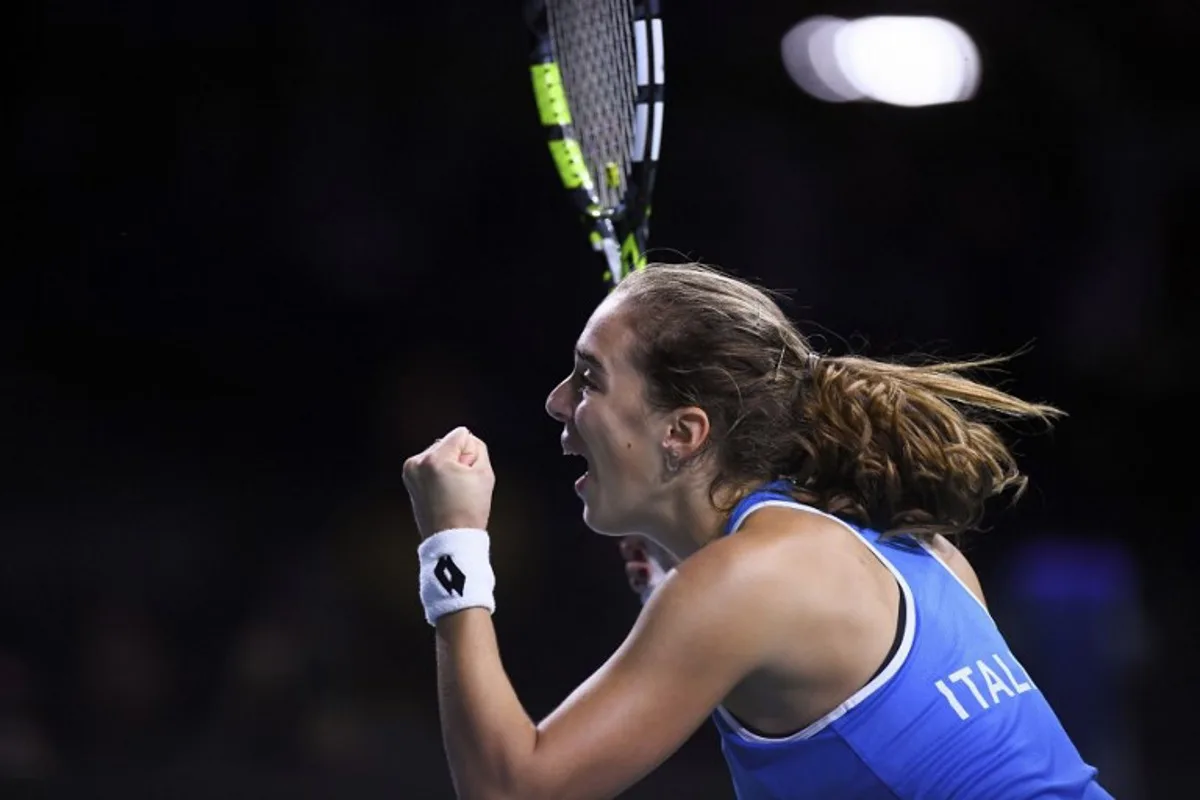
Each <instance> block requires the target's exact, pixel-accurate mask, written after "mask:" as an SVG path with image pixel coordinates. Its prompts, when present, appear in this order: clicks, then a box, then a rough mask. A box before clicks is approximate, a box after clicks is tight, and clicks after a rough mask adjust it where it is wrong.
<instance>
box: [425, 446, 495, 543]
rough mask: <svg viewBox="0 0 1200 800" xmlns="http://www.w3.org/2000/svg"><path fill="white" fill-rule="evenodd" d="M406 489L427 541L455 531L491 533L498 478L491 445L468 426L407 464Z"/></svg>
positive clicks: (427, 449) (430, 447)
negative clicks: (471, 529) (493, 494)
mask: <svg viewBox="0 0 1200 800" xmlns="http://www.w3.org/2000/svg"><path fill="white" fill-rule="evenodd" d="M404 486H405V487H406V488H407V489H408V496H409V499H410V500H412V507H413V517H414V519H415V520H416V522H417V531H418V532H419V533H420V534H421V538H422V539H428V538H429V537H430V536H433V535H434V534H435V533H440V532H441V531H444V530H448V529H450V528H482V529H484V530H486V529H487V525H488V516H489V515H490V514H491V511H492V489H493V488H495V486H496V474H495V473H494V472H492V462H491V461H490V460H488V451H487V445H485V444H484V443H483V440H482V439H480V438H478V437H477V436H474V435H473V434H472V433H471V432H470V431H469V430H467V429H466V428H461V427H460V428H455V429H454V430H452V431H450V432H449V433H447V434H446V435H445V436H444V437H443V438H441V439H438V440H437V441H435V442H434V443H433V444H432V445H430V446H429V447H428V448H426V449H425V451H424V452H423V453H419V454H417V455H415V456H413V457H412V458H410V459H408V460H407V461H405V462H404Z"/></svg>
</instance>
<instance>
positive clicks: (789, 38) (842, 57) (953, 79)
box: [781, 17, 980, 106]
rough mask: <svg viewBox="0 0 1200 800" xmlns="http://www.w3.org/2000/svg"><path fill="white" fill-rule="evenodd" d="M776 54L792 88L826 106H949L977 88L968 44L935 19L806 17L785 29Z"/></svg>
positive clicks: (974, 53)
mask: <svg viewBox="0 0 1200 800" xmlns="http://www.w3.org/2000/svg"><path fill="white" fill-rule="evenodd" d="M781 50H782V55H783V61H784V66H785V67H786V68H787V71H788V74H789V75H791V77H792V79H793V80H794V81H796V83H797V84H798V85H799V86H800V88H802V89H803V90H804V91H806V92H808V93H809V94H811V95H813V96H814V97H817V98H819V99H821V100H827V101H831V102H842V101H846V100H857V99H862V98H866V99H870V100H876V101H878V102H882V103H890V104H892V105H899V106H927V105H935V104H939V103H954V102H960V101H962V100H967V99H970V98H971V97H972V96H973V95H974V94H975V89H976V88H977V87H978V85H979V70H980V67H979V51H978V50H977V49H976V47H975V43H974V42H972V41H971V38H970V37H969V36H968V35H967V34H966V32H965V31H963V29H962V28H960V27H958V26H957V25H955V24H953V23H951V22H947V21H946V20H944V19H938V18H937V17H864V18H862V19H857V20H853V21H849V22H847V21H846V20H843V19H838V18H836V17H814V18H812V19H809V20H806V21H804V22H802V23H800V24H799V25H797V26H796V27H794V28H792V30H790V31H788V33H787V35H786V36H784V37H783V42H782V43H781Z"/></svg>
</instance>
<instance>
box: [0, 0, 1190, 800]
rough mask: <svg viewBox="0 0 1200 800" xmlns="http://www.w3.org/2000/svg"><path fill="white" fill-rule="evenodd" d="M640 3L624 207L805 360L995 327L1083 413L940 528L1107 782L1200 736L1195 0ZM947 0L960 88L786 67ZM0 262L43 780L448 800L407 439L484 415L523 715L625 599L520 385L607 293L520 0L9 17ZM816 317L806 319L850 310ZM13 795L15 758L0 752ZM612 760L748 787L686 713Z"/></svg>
mask: <svg viewBox="0 0 1200 800" xmlns="http://www.w3.org/2000/svg"><path fill="white" fill-rule="evenodd" d="M1196 9H1197V6H1196V5H1195V4H1193V3H1187V2H1183V1H1182V0H1177V1H1172V0H1150V1H1149V2H1142V3H1137V4H1131V3H1118V2H1116V1H1115V0H1108V1H1107V2H1098V3H1088V4H1080V3H1066V2H1036V3H1035V2H1032V0H1010V1H1009V2H1005V3H962V4H959V3H949V2H928V3H910V2H905V1H904V0H900V2H896V3H888V4H884V3H870V2H831V3H828V4H826V5H823V6H817V5H813V4H810V3H804V2H797V3H785V2H779V1H778V0H772V1H771V2H767V1H765V0H756V2H748V3H717V2H712V1H711V0H706V1H704V2H700V1H699V0H693V1H692V2H687V3H683V2H675V3H669V4H667V9H666V11H667V16H666V47H667V78H668V83H667V92H668V106H667V117H666V125H665V129H664V144H663V158H662V166H661V170H660V175H659V190H658V192H657V194H656V198H655V201H656V202H655V208H656V215H655V222H654V229H653V234H652V243H653V244H655V245H657V246H658V247H660V248H663V250H662V251H660V253H659V255H660V256H661V257H663V258H667V259H671V260H678V259H680V258H684V257H686V258H695V259H700V260H704V261H707V262H711V263H716V264H719V265H721V266H723V267H725V268H727V269H730V270H732V271H734V272H736V273H738V274H740V275H743V276H747V277H751V278H755V279H758V280H761V281H762V282H764V283H766V284H768V285H770V286H772V287H774V288H779V289H787V290H790V291H791V295H792V297H793V298H794V303H793V304H792V305H791V306H790V307H789V310H790V311H791V312H792V313H793V314H794V316H796V317H797V319H799V320H800V321H801V322H802V323H803V324H804V326H805V329H806V330H807V331H809V332H812V333H818V334H823V335H824V339H823V340H822V341H823V342H824V345H825V346H826V347H827V348H828V349H829V350H830V351H832V352H845V351H846V350H847V349H848V348H851V349H854V350H858V351H861V352H865V353H867V354H871V355H876V356H888V355H899V354H903V353H906V352H908V351H910V350H914V349H916V350H921V351H923V352H932V353H937V354H941V355H946V356H960V355H972V354H979V353H1005V352H1011V351H1014V350H1017V349H1018V348H1020V347H1021V346H1022V345H1025V344H1027V343H1029V342H1031V341H1032V342H1033V350H1032V352H1031V353H1030V354H1028V355H1026V356H1024V357H1022V358H1020V359H1019V360H1017V361H1016V362H1014V363H1013V364H1012V365H1011V369H1010V371H1009V375H1008V379H1007V383H1006V385H1007V386H1008V387H1009V388H1011V389H1012V390H1014V391H1016V392H1018V393H1020V394H1023V395H1026V396H1028V397H1030V398H1031V399H1045V400H1049V401H1052V402H1054V403H1056V404H1059V405H1060V406H1062V407H1064V408H1065V409H1067V410H1068V411H1069V412H1070V414H1071V416H1070V417H1069V418H1067V419H1066V420H1065V421H1064V422H1063V423H1062V424H1061V425H1060V426H1059V428H1058V430H1057V431H1056V432H1055V433H1053V434H1052V435H1048V436H1040V437H1037V438H1029V439H1026V440H1024V441H1022V442H1020V443H1019V450H1020V452H1021V453H1022V454H1023V455H1024V456H1025V464H1026V466H1027V468H1028V471H1029V473H1030V474H1031V477H1032V481H1033V484H1032V486H1033V488H1032V490H1031V492H1030V493H1029V494H1028V496H1027V497H1026V498H1025V499H1024V500H1023V501H1022V502H1021V504H1020V505H1019V506H1018V508H1017V509H1015V510H1014V511H1012V512H1010V513H1007V514H1004V515H1003V516H1000V517H998V518H997V519H995V520H994V521H993V527H992V529H991V530H990V531H988V532H987V533H985V534H980V535H978V536H976V537H974V538H972V539H970V540H968V553H969V555H971V557H972V558H973V560H974V561H975V562H976V565H977V568H978V569H979V571H980V573H981V575H982V577H983V580H984V586H985V590H986V591H988V593H989V595H990V599H991V601H992V603H993V606H994V608H995V611H996V615H997V617H998V618H999V619H1000V622H1001V625H1002V627H1003V628H1004V630H1005V632H1006V633H1007V634H1008V635H1009V638H1010V641H1011V642H1012V643H1013V647H1014V650H1015V651H1016V652H1017V654H1018V656H1019V657H1020V658H1022V660H1023V661H1024V662H1025V666H1026V667H1028V668H1029V670H1030V671H1031V673H1032V674H1033V675H1034V678H1035V680H1036V681H1037V682H1038V683H1039V685H1040V686H1041V688H1042V690H1043V691H1044V692H1045V693H1046V694H1047V695H1048V696H1049V697H1050V700H1051V702H1052V703H1053V704H1054V705H1055V707H1056V709H1057V710H1058V711H1059V713H1060V716H1061V717H1062V719H1063V721H1064V724H1066V726H1067V727H1068V729H1069V731H1070V732H1071V734H1072V736H1073V737H1074V738H1075V740H1076V742H1077V744H1078V745H1079V747H1080V749H1081V750H1082V751H1083V753H1084V755H1085V757H1087V758H1088V759H1089V760H1090V761H1091V762H1092V763H1095V764H1097V765H1098V766H1099V767H1100V769H1101V777H1102V779H1103V780H1104V782H1105V783H1106V784H1107V785H1109V787H1110V788H1111V789H1112V790H1113V791H1114V792H1115V793H1117V794H1118V796H1121V797H1179V796H1183V795H1184V794H1186V793H1187V791H1188V787H1190V786H1191V784H1192V781H1191V780H1190V776H1191V774H1192V773H1193V771H1194V765H1193V761H1194V758H1195V752H1196V744H1197V743H1198V738H1200V737H1198V736H1197V734H1196V732H1195V729H1194V724H1193V723H1192V720H1194V719H1195V718H1196V716H1197V714H1200V702H1198V701H1197V695H1196V692H1195V689H1194V688H1192V689H1189V688H1188V687H1189V686H1191V687H1194V686H1195V681H1196V677H1195V676H1196V666H1195V664H1196V662H1195V660H1194V658H1193V657H1194V655H1195V653H1196V638H1197V637H1196V632H1197V627H1198V626H1197V622H1196V614H1195V611H1196V606H1197V588H1196V581H1195V580H1194V578H1193V564H1194V562H1195V559H1196V556H1197V550H1198V548H1197V545H1196V539H1195V534H1196V524H1195V520H1196V514H1195V508H1196V505H1197V504H1196V502H1195V500H1194V496H1193V494H1192V491H1193V489H1192V487H1193V485H1194V483H1193V482H1194V479H1193V477H1192V475H1191V473H1190V469H1191V462H1190V461H1188V460H1186V456H1187V455H1188V453H1189V447H1188V443H1189V441H1194V423H1193V421H1192V419H1193V418H1192V416H1191V414H1192V411H1193V405H1192V402H1193V398H1194V397H1195V393H1194V390H1195V388H1196V387H1195V380H1194V377H1193V376H1194V374H1195V367H1196V361H1195V359H1194V356H1193V353H1194V347H1195V344H1196V333H1197V323H1196V314H1195V312H1194V308H1193V306H1194V298H1195V293H1194V290H1189V289H1187V288H1186V287H1187V286H1188V285H1192V283H1191V281H1189V280H1188V279H1187V273H1188V272H1190V268H1191V267H1192V264H1193V263H1194V261H1195V257H1196V255H1197V246H1196V242H1197V238H1196V235H1195V223H1194V221H1193V220H1194V213H1195V209H1196V207H1197V206H1196V205H1195V204H1194V202H1193V201H1194V195H1195V192H1194V190H1195V189H1196V188H1197V178H1198V177H1200V156H1198V153H1200V148H1197V142H1200V119H1198V114H1197V105H1196V104H1195V102H1194V100H1193V97H1192V96H1191V87H1190V86H1189V85H1188V84H1187V83H1186V81H1187V80H1189V79H1194V76H1195V65H1194V63H1193V62H1192V61H1191V60H1190V58H1191V56H1192V50H1193V45H1192V42H1193V37H1194V36H1195V34H1196V30H1197V24H1198V23H1200V14H1198V13H1197V10H1196ZM881 12H885V13H934V14H942V15H945V16H947V17H949V18H950V19H952V20H954V21H955V22H957V23H958V24H960V25H962V26H963V27H964V28H965V29H966V30H967V31H968V32H969V33H970V34H971V35H972V36H973V37H974V38H975V40H976V42H977V44H978V46H979V48H980V51H981V55H982V59H983V73H982V84H981V87H980V91H979V93H978V95H977V96H976V97H975V99H974V100H972V101H971V102H969V103H965V104H960V105H952V106H943V107H933V108H925V109H901V108H891V107H885V106H881V105H873V104H866V103H855V104H846V105H830V104H823V103H820V102H818V101H815V100H813V99H811V98H809V97H808V96H806V95H804V94H803V93H802V92H801V91H800V90H799V89H797V88H796V87H795V86H794V85H793V84H792V83H791V82H790V81H789V79H788V77H787V75H786V73H785V72H784V70H783V67H782V65H781V62H780V58H779V40H780V37H782V35H783V34H784V33H785V32H786V31H787V30H788V28H790V27H791V26H792V25H793V24H794V23H796V22H798V21H799V20H801V19H803V18H805V17H808V16H810V15H813V14H818V13H833V14H839V15H842V16H848V17H852V16H857V15H860V14H866V13H881ZM12 29H13V30H15V31H16V32H17V35H16V36H15V37H11V36H10V41H11V42H12V45H11V52H12V54H13V59H12V61H11V63H12V64H13V67H12V69H11V72H12V73H13V74H14V75H15V76H16V87H17V88H16V93H15V95H13V105H14V106H15V113H14V116H13V117H12V118H11V119H12V122H13V124H12V127H11V130H12V132H13V134H14V138H13V140H12V144H11V150H10V152H12V153H13V155H14V161H15V165H14V166H15V175H14V176H13V177H12V178H11V179H10V182H9V183H8V184H7V185H8V186H9V187H10V191H9V193H8V194H9V196H10V201H9V202H10V206H9V209H10V210H9V212H8V215H7V223H8V224H7V227H8V228H9V230H10V236H11V238H10V242H9V248H8V252H7V253H6V256H5V258H4V267H3V269H2V273H0V274H2V275H3V283H2V284H0V341H2V343H3V344H2V347H3V351H2V352H3V355H4V359H3V363H2V366H0V464H2V466H3V473H2V475H0V478H2V481H0V546H2V550H0V776H3V778H4V786H11V787H12V788H13V794H12V796H17V794H16V792H17V791H19V792H20V793H31V794H55V795H59V796H71V797H109V796H119V797H140V796H153V797H171V798H192V797H221V798H229V797H256V798H264V797H330V798H333V797H336V798H357V797H362V798H374V797H393V798H394V797H419V798H424V797H431V798H433V797H445V796H448V786H449V783H448V774H447V771H446V768H445V762H444V758H443V756H442V752H441V742H440V733H439V729H438V724H437V718H436V712H437V707H436V696H435V689H434V664H433V648H432V632H431V630H430V629H429V627H428V626H427V625H426V624H425V622H424V621H423V619H422V616H421V609H420V606H419V603H418V600H417V586H416V558H415V554H414V553H415V547H416V541H417V540H416V534H415V531H414V530H413V527H412V524H411V521H410V519H409V516H408V502H407V496H406V495H405V493H404V490H403V487H402V485H401V483H400V476H399V471H400V465H401V464H402V462H403V460H404V458H405V457H407V456H408V455H411V454H412V453H414V452H416V451H417V450H419V449H421V448H423V447H424V446H425V445H426V444H427V443H428V442H429V441H430V440H431V439H432V438H433V437H435V436H437V435H440V434H441V433H443V432H444V431H445V430H447V429H449V428H450V427H452V426H454V425H457V424H467V425H470V426H471V427H472V428H473V429H474V430H475V431H477V432H478V433H479V434H480V435H481V436H483V437H484V438H485V439H486V440H487V441H488V443H489V445H490V447H491V452H492V454H493V459H494V461H495V465H496V469H497V473H498V476H499V481H498V487H497V497H496V511H495V514H494V516H493V539H494V545H493V548H494V558H495V562H496V570H497V573H498V579H499V588H498V605H499V608H498V611H497V615H496V617H495V620H496V625H497V627H498V631H499V637H500V641H501V644H502V649H503V653H504V657H505V662H506V666H507V668H508V670H509V673H510V675H511V677H512V679H513V681H514V683H515V685H516V687H517V690H518V692H519V694H520V696H521V697H522V699H523V700H524V702H525V703H526V707H527V709H528V710H529V712H530V714H531V715H532V716H534V717H535V718H540V717H541V716H544V715H545V714H546V713H548V712H549V711H550V710H551V709H552V708H553V707H554V706H555V705H556V704H557V702H559V701H560V700H561V699H562V698H563V697H565V696H566V694H567V693H568V692H569V691H570V690H571V689H572V688H574V686H575V685H577V683H578V682H580V681H581V680H583V679H584V678H585V677H586V676H587V675H588V674H589V673H590V672H591V671H592V670H593V669H595V668H596V667H597V666H598V665H599V664H600V663H601V662H602V661H603V660H604V659H605V658H606V657H607V656H608V654H609V653H610V652H611V651H612V649H613V648H614V647H615V646H616V645H617V643H618V642H619V641H620V640H621V638H622V637H623V635H624V634H625V632H626V631H627V630H628V627H629V625H630V623H631V621H632V620H633V618H634V616H635V615H636V613H637V601H636V598H635V597H634V596H633V595H632V594H631V593H630V592H629V591H628V588H627V587H626V586H625V584H624V579H623V573H622V570H621V565H620V560H619V557H618V555H617V552H616V548H615V545H614V544H613V543H612V542H611V541H610V540H605V539H601V538H599V537H596V536H594V535H591V534H590V533H589V532H588V531H587V530H586V529H585V528H584V527H583V525H582V523H581V522H580V520H579V508H578V503H577V501H576V499H575V498H574V496H573V493H572V491H571V482H572V480H573V479H574V477H575V472H576V471H577V468H578V462H575V461H570V460H564V459H562V458H561V456H560V455H559V445H558V440H557V437H558V433H559V430H558V426H557V425H555V424H554V423H553V422H552V421H550V420H549V419H548V418H547V417H545V416H544V412H543V411H542V402H543V399H544V397H545V394H546V393H547V392H548V391H549V389H550V388H551V387H552V386H553V384H554V383H555V382H556V381H557V380H558V379H559V378H560V377H561V376H562V375H563V374H565V373H566V371H567V370H568V369H569V368H570V361H571V348H572V345H573V343H574V337H575V336H576V334H577V332H578V330H579V329H580V328H581V326H582V324H583V322H584V321H585V320H586V317H587V315H588V313H589V311H590V310H591V308H592V306H593V305H594V304H595V303H596V302H597V301H598V300H599V299H600V298H601V296H602V294H603V287H602V285H601V283H600V281H599V277H598V276H599V272H600V271H601V270H600V265H599V264H598V263H597V261H596V260H595V258H596V257H595V256H594V255H592V254H591V253H590V251H589V250H588V248H587V246H586V242H585V240H584V238H583V236H582V234H581V232H580V229H579V228H578V226H577V225H576V223H575V220H574V218H573V212H572V211H571V210H570V208H569V206H568V205H567V203H566V200H565V197H564V196H563V194H562V191H561V189H560V187H559V185H558V182H557V178H556V176H555V173H554V169H553V167H552V165H551V162H550V159H549V158H548V155H547V153H546V151H545V146H544V144H543V137H542V134H541V131H540V129H539V127H538V124H537V120H536V114H535V111H534V106H533V100H532V95H531V92H530V89H529V82H528V73H527V70H526V61H525V58H526V49H527V40H526V38H525V31H524V28H523V26H522V20H521V14H520V9H519V4H518V3H516V2H507V3H505V2H443V3H427V4H405V3H400V2H390V3H383V2H373V3H372V2H359V1H358V0H347V1H346V2H339V3H317V2H311V0H301V1H300V2H288V3H282V2H279V3H265V2H229V1H228V0H210V2H206V3H186V4H181V3H173V4H172V3H160V2H148V1H146V0H143V1H142V2H108V3H97V2H48V3H43V4H41V5H39V6H37V7H33V8H25V9H24V10H23V11H19V12H18V17H17V19H16V24H15V25H13V26H12ZM835 334H836V335H835ZM3 791H4V794H5V796H9V792H8V790H7V789H5V790H3ZM628 796H630V797H645V798H649V797H694V798H707V797H723V798H728V797H731V796H732V792H731V791H730V789H729V780H728V777H727V774H726V772H725V768H724V765H723V762H722V760H721V756H720V754H719V752H718V750H717V745H716V737H715V734H714V733H713V731H712V730H711V726H706V727H705V728H704V729H702V730H701V731H700V732H699V733H698V734H697V736H696V737H695V738H694V740H693V741H692V742H690V743H689V744H688V745H687V746H686V747H685V748H684V749H683V750H682V751H681V752H680V753H679V754H678V755H677V756H676V757H675V758H674V759H673V760H672V761H670V762H669V763H668V764H667V765H665V766H664V767H663V768H662V769H660V770H659V771H658V772H657V773H655V775H653V776H652V777H651V778H650V779H648V780H647V781H646V782H645V783H644V784H643V785H641V786H640V787H638V788H637V789H635V790H633V791H631V792H630V793H629V795H628Z"/></svg>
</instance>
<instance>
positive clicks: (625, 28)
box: [526, 0, 664, 286]
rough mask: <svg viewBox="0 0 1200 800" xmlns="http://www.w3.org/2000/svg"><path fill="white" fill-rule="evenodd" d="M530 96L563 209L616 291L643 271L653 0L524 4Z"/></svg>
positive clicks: (652, 133)
mask: <svg viewBox="0 0 1200 800" xmlns="http://www.w3.org/2000/svg"><path fill="white" fill-rule="evenodd" d="M526 20H527V22H528V23H529V25H530V27H531V29H532V31H533V37H534V45H533V51H532V55H531V59H530V60H531V64H530V71H531V76H532V78H533V95H534V99H535V100H536V101H537V110H538V117H539V118H540V120H541V123H542V126H543V129H544V130H545V132H546V138H547V141H548V143H549V145H550V155H551V156H552V157H553V159H554V164H555V166H556V167H557V168H558V175H559V177H560V178H561V179H562V183H563V186H564V187H566V189H567V192H568V193H569V195H570V197H571V200H572V201H573V202H574V204H575V206H576V208H577V209H578V210H579V211H580V213H581V214H582V217H583V222H584V225H585V228H586V230H587V233H588V237H589V240H590V242H591V245H592V248H593V249H594V250H596V251H597V252H599V253H601V254H603V256H604V259H605V271H604V280H605V281H607V282H609V284H610V285H611V286H616V285H617V284H618V283H620V281H621V279H622V278H624V277H625V276H626V275H628V274H629V273H630V272H632V271H633V270H640V269H643V268H645V266H646V256H645V252H646V241H647V238H648V236H649V232H650V195H651V192H652V191H653V189H654V174H655V169H656V167H657V164H658V153H659V145H660V143H661V141H662V122H663V74H664V73H663V27H662V18H661V16H660V14H659V1H658V0H530V1H529V2H527V3H526Z"/></svg>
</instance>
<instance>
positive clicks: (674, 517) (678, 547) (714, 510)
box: [647, 482, 753, 561]
mask: <svg viewBox="0 0 1200 800" xmlns="http://www.w3.org/2000/svg"><path fill="white" fill-rule="evenodd" d="M752 490H753V487H749V486H737V487H722V488H721V489H720V490H719V491H717V492H716V493H715V494H710V492H709V485H708V483H707V482H704V484H703V486H700V487H692V488H691V489H690V490H689V491H686V492H681V493H680V494H679V496H678V497H677V498H675V499H674V500H673V502H671V503H670V504H669V510H668V513H666V514H664V516H663V519H662V521H661V524H660V525H658V526H656V528H657V530H655V531H648V532H647V533H649V534H650V537H651V538H652V539H654V540H655V541H657V542H658V543H659V544H661V545H662V546H663V547H665V548H666V549H667V550H669V551H670V552H671V554H672V555H673V556H675V558H677V559H679V560H680V561H682V560H684V559H685V558H687V557H688V556H690V555H691V554H692V553H695V552H696V551H697V550H699V549H700V548H702V547H704V546H705V545H707V544H708V543H709V542H712V541H713V540H715V539H718V538H720V537H721V535H722V534H723V533H724V532H725V523H726V521H727V520H728V518H729V513H728V512H727V511H724V510H722V509H727V508H732V507H733V506H734V505H735V504H736V503H737V501H738V500H740V499H741V498H742V497H744V496H745V495H746V494H747V493H749V492H750V491H752Z"/></svg>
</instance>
